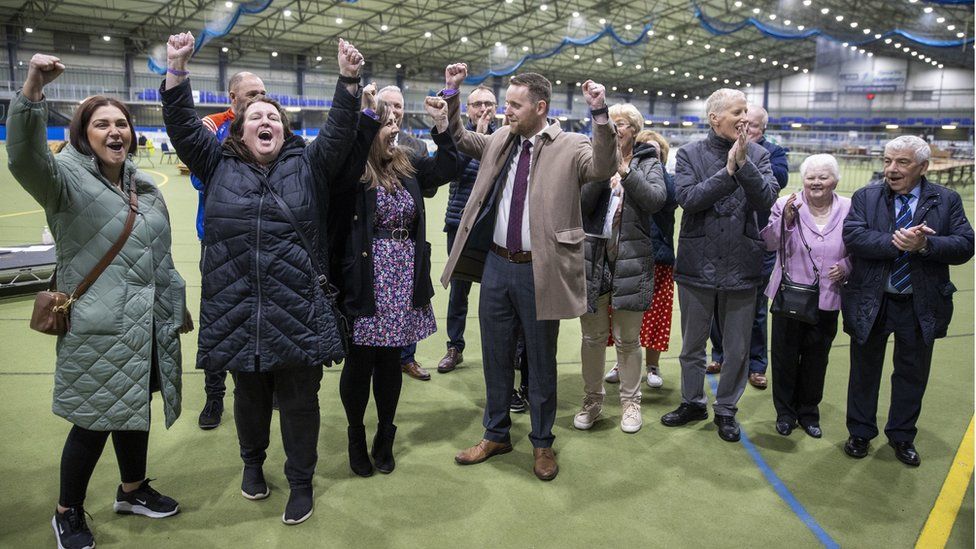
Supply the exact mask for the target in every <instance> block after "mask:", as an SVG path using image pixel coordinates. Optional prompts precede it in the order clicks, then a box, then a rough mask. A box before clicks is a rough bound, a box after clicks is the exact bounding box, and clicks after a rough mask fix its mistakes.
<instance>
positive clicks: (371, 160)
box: [360, 101, 417, 193]
mask: <svg viewBox="0 0 976 549" xmlns="http://www.w3.org/2000/svg"><path fill="white" fill-rule="evenodd" d="M376 115H377V117H378V118H379V120H380V125H381V126H385V125H386V124H387V123H388V121H389V120H390V117H392V116H393V110H392V109H390V108H389V107H388V106H387V104H386V103H385V102H383V101H380V102H379V103H378V104H377V107H376ZM383 147H385V145H384V144H383V142H382V141H381V140H380V139H378V138H377V139H374V140H373V145H372V146H371V147H370V149H369V157H368V158H367V161H366V170H365V171H364V172H363V176H362V177H361V178H360V181H362V182H364V183H365V184H366V185H367V186H368V187H369V188H370V189H372V188H373V187H376V186H380V187H383V188H384V189H386V192H388V193H394V192H396V191H397V190H398V189H400V188H401V187H402V185H401V183H400V181H401V180H402V179H406V178H408V177H413V175H414V174H415V173H416V172H417V170H415V169H414V167H413V163H412V162H410V157H409V156H408V155H407V153H406V152H404V150H403V148H402V147H400V146H397V147H395V148H394V149H393V157H392V158H389V159H384V158H383Z"/></svg>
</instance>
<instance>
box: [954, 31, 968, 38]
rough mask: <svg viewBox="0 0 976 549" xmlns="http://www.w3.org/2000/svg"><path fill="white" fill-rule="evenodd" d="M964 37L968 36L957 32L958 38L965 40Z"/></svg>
mask: <svg viewBox="0 0 976 549" xmlns="http://www.w3.org/2000/svg"><path fill="white" fill-rule="evenodd" d="M964 36H966V33H964V32H957V33H956V38H963V37H964Z"/></svg>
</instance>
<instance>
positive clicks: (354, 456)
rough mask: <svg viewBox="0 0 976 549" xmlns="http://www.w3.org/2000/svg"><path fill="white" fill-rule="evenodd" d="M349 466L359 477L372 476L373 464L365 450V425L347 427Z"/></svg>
mask: <svg viewBox="0 0 976 549" xmlns="http://www.w3.org/2000/svg"><path fill="white" fill-rule="evenodd" d="M346 431H347V433H348V434H349V468H350V469H352V472H353V473H356V474H357V475H359V476H361V477H371V476H373V464H372V463H371V462H370V461H369V454H368V453H367V452H366V427H364V426H362V425H359V426H356V427H349V428H348V429H347V430H346Z"/></svg>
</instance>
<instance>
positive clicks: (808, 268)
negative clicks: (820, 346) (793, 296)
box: [759, 192, 851, 311]
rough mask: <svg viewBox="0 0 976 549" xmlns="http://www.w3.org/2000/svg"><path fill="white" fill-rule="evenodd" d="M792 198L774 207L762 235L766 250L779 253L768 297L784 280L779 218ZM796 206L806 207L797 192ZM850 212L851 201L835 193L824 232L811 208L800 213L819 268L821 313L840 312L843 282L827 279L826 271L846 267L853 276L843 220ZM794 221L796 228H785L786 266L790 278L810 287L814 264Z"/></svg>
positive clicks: (780, 200) (782, 199)
mask: <svg viewBox="0 0 976 549" xmlns="http://www.w3.org/2000/svg"><path fill="white" fill-rule="evenodd" d="M788 199H789V195H787V196H784V197H781V198H780V199H779V200H777V201H776V203H775V204H773V210H772V212H771V213H770V216H769V224H768V225H766V228H765V229H763V230H762V232H760V233H759V235H760V236H761V237H762V239H763V240H764V241H765V242H766V249H767V250H769V251H772V252H776V267H775V268H774V269H773V274H772V275H771V276H770V277H769V286H767V287H766V295H767V296H768V297H769V298H770V299H773V297H775V296H776V291H777V290H779V283H780V280H781V279H782V277H783V268H782V259H781V258H780V255H779V245H780V218H781V217H782V215H783V206H784V205H785V204H786V201H787V200H788ZM795 204H796V205H797V206H800V205H801V204H803V193H802V192H799V193H797V197H796V202H795ZM850 210H851V199H849V198H845V197H842V196H839V195H838V194H837V193H834V202H833V209H832V211H831V212H830V217H829V218H828V219H827V224H826V225H825V226H824V228H823V230H822V231H821V230H820V229H819V228H817V224H816V223H815V222H814V220H813V216H812V215H810V211H809V208H807V207H805V206H801V207H800V210H799V223H801V224H802V228H801V230H802V231H803V236H804V237H805V238H806V241H807V244H808V245H809V246H810V255H812V256H813V261H815V262H816V264H817V267H818V268H819V269H820V310H822V311H837V310H840V289H841V286H843V284H844V283H843V281H840V282H833V281H831V280H830V279H829V278H827V271H829V270H830V267H831V266H833V265H834V264H836V263H840V265H841V266H842V267H844V271H845V272H847V273H848V274H850V272H851V261H850V258H849V257H848V255H847V250H846V249H845V248H844V239H843V232H844V218H845V217H847V212H849V211H850ZM795 223H796V222H794V226H793V228H792V229H791V228H788V227H787V229H786V235H785V238H786V239H787V240H786V256H787V258H786V267H787V270H788V271H789V273H790V279H792V280H793V281H794V282H799V283H802V284H811V283H813V280H814V273H813V265H811V263H810V255H808V254H807V251H806V248H804V246H803V241H802V240H800V234H799V232H797V226H796V224H795Z"/></svg>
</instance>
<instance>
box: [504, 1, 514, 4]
mask: <svg viewBox="0 0 976 549" xmlns="http://www.w3.org/2000/svg"><path fill="white" fill-rule="evenodd" d="M514 1H515V0H505V3H506V4H511V3H512V2H514Z"/></svg>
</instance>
